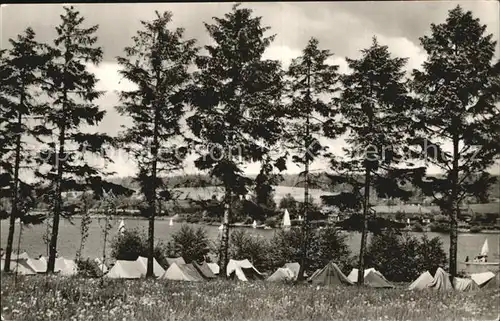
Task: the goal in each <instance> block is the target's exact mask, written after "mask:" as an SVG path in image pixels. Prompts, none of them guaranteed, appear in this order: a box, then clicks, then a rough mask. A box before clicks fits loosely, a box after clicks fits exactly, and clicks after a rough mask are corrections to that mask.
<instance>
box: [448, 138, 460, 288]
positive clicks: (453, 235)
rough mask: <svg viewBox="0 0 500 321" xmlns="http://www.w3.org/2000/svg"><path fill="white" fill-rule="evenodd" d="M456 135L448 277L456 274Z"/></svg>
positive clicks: (456, 141) (452, 173)
mask: <svg viewBox="0 0 500 321" xmlns="http://www.w3.org/2000/svg"><path fill="white" fill-rule="evenodd" d="M458 143H459V139H458V135H457V134H455V135H454V137H453V165H452V166H453V167H452V172H451V184H452V185H451V195H450V201H449V207H448V210H449V214H450V262H449V265H450V269H449V270H450V277H451V278H453V277H455V276H456V275H457V250H458V211H459V209H458V206H457V204H456V203H457V196H458V157H459V155H458V153H459V150H458Z"/></svg>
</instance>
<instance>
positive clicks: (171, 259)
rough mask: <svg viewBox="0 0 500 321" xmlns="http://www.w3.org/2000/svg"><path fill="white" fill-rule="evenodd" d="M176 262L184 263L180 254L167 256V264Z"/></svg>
mask: <svg viewBox="0 0 500 321" xmlns="http://www.w3.org/2000/svg"><path fill="white" fill-rule="evenodd" d="M174 263H177V264H186V262H185V261H184V259H183V258H182V256H179V257H167V264H168V266H170V265H172V264H174Z"/></svg>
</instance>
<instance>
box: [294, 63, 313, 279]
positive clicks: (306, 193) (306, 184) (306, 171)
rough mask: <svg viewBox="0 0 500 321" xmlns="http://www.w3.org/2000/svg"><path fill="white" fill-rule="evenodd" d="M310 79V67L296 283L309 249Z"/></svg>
mask: <svg viewBox="0 0 500 321" xmlns="http://www.w3.org/2000/svg"><path fill="white" fill-rule="evenodd" d="M310 104H311V77H310V66H308V73H307V111H306V139H305V144H304V145H305V149H306V152H305V164H304V165H305V166H304V220H303V221H302V238H303V239H302V258H301V262H300V269H299V275H298V276H297V281H302V280H304V271H305V270H306V269H307V250H308V247H309V153H308V152H309V148H310V146H309V144H310V143H311V139H310V137H309V135H310V128H309V127H310V125H311V124H310V113H311V108H310V107H311V106H310Z"/></svg>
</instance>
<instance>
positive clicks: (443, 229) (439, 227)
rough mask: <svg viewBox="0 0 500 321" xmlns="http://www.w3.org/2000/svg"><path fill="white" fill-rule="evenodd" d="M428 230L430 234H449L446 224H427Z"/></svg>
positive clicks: (448, 226) (448, 227)
mask: <svg viewBox="0 0 500 321" xmlns="http://www.w3.org/2000/svg"><path fill="white" fill-rule="evenodd" d="M429 229H430V230H431V232H437V233H449V232H450V225H449V224H448V223H436V222H433V223H431V224H429Z"/></svg>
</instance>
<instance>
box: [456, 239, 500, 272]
mask: <svg viewBox="0 0 500 321" xmlns="http://www.w3.org/2000/svg"><path fill="white" fill-rule="evenodd" d="M489 251H490V248H489V245H488V239H485V240H484V243H483V246H482V247H481V251H480V252H479V255H478V256H476V257H475V258H474V260H473V261H472V262H470V261H467V260H466V261H465V262H463V264H465V266H466V269H467V272H468V273H479V272H486V271H492V272H498V271H499V270H500V261H496V262H488V253H489Z"/></svg>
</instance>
